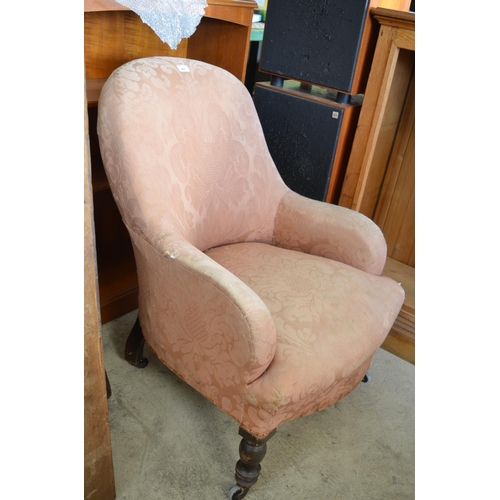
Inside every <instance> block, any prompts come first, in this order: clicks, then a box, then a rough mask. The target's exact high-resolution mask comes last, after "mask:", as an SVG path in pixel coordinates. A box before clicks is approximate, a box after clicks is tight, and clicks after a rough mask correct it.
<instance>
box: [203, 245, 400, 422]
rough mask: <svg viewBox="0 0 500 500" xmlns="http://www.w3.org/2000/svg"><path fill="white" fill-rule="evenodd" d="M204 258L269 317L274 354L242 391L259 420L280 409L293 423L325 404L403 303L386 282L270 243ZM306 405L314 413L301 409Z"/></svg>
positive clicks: (217, 251)
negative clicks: (253, 298)
mask: <svg viewBox="0 0 500 500" xmlns="http://www.w3.org/2000/svg"><path fill="white" fill-rule="evenodd" d="M206 254H207V255H208V256H210V257H211V258H212V259H213V260H215V261H216V262H218V263H219V264H221V265H222V266H223V267H225V268H226V269H228V270H229V271H231V272H232V273H233V274H235V275H236V276H237V277H238V278H239V279H241V280H242V281H243V282H244V283H245V284H246V285H248V286H249V287H250V288H251V289H252V290H253V291H254V292H255V293H256V294H257V295H258V296H259V297H260V298H261V299H262V300H263V301H264V303H265V304H266V306H267V307H268V308H269V311H270V312H271V314H272V317H273V319H274V322H275V325H276V332H277V342H276V354H275V357H274V359H273V361H272V362H271V365H270V366H269V367H268V369H267V370H266V372H265V373H264V374H263V375H262V376H261V377H260V378H259V379H257V380H256V381H255V382H253V383H252V384H250V386H249V391H248V394H247V399H248V401H249V402H250V403H251V404H252V405H253V406H255V407H256V408H258V410H257V411H258V412H259V413H260V418H261V419H262V418H264V419H266V416H265V415H264V413H265V412H267V413H268V414H269V415H268V418H271V417H272V416H273V415H276V413H278V412H279V411H280V409H284V408H285V407H286V406H289V407H290V406H293V407H294V408H295V410H294V411H297V412H299V413H300V415H292V418H295V417H298V416H303V415H304V414H309V413H312V412H313V411H317V409H318V406H321V407H326V406H328V405H330V404H333V402H335V401H334V400H333V401H332V397H333V395H332V394H331V392H332V391H331V390H330V389H331V388H333V387H334V386H335V385H336V384H337V383H338V382H340V381H342V380H346V379H348V378H349V377H350V376H351V375H352V374H354V373H356V372H357V371H358V370H359V369H360V367H361V366H363V365H365V364H366V362H367V361H368V362H369V360H370V359H371V357H372V356H373V354H374V353H375V351H376V350H377V348H378V347H380V345H381V344H382V342H383V341H384V339H385V337H386V336H387V334H388V332H389V330H390V329H391V326H392V325H393V323H394V321H395V319H396V317H397V315H398V312H399V310H400V308H401V305H402V303H403V300H404V291H403V289H402V288H401V286H400V285H398V284H397V283H396V282H395V281H393V280H391V279H389V278H386V277H382V276H375V275H372V274H369V273H366V272H364V271H361V270H359V269H356V268H353V267H350V266H348V265H345V264H343V263H340V262H336V261H333V260H330V259H326V258H323V257H319V256H314V255H309V254H305V253H301V252H297V251H293V250H286V249H283V248H279V247H276V246H273V245H268V244H264V243H238V244H233V245H226V246H221V247H217V248H213V249H210V250H208V251H207V252H206ZM368 364H369V363H368ZM365 369H366V367H365ZM357 375H358V376H359V375H360V376H361V377H362V376H363V375H364V373H361V374H357ZM357 383H359V380H356V385H357ZM351 390H352V388H351ZM348 392H350V391H348ZM320 393H323V394H324V398H323V400H320V401H318V395H319V394H320ZM343 395H345V394H343ZM336 399H337V400H338V399H339V398H336ZM307 401H314V404H315V407H314V409H313V408H310V409H309V410H305V409H304V405H306V404H307ZM290 419H291V418H289V416H288V417H287V418H285V420H290ZM280 420H281V419H280Z"/></svg>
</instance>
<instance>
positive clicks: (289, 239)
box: [273, 191, 387, 275]
mask: <svg viewBox="0 0 500 500" xmlns="http://www.w3.org/2000/svg"><path fill="white" fill-rule="evenodd" d="M273 244H274V245H277V246H280V247H283V248H288V249H291V250H298V251H301V252H305V253H310V254H313V255H320V256H322V257H326V258H328V259H332V260H336V261H339V262H343V263H345V264H348V265H350V266H353V267H356V268H358V269H361V270H363V271H366V272H368V273H371V274H376V275H380V274H381V272H382V270H383V268H384V265H385V261H386V258H387V244H386V242H385V238H384V235H383V234H382V231H381V230H380V228H379V227H378V226H377V225H376V224H375V223H374V222H373V221H372V220H370V219H369V218H368V217H366V216H364V215H362V214H360V213H358V212H355V211H354V210H350V209H348V208H344V207H339V206H337V205H331V204H329V203H323V202H320V201H316V200H311V199H309V198H306V197H304V196H301V195H299V194H297V193H295V192H293V191H290V192H288V193H286V194H285V195H284V196H283V198H282V200H281V202H280V204H279V206H278V210H277V213H276V217H275V222H274V233H273Z"/></svg>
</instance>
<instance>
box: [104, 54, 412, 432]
mask: <svg viewBox="0 0 500 500" xmlns="http://www.w3.org/2000/svg"><path fill="white" fill-rule="evenodd" d="M98 134H99V141H100V147H101V154H102V156H103V160H104V165H105V169H106V173H107V176H108V179H109V182H110V185H111V189H112V191H113V195H114V197H115V200H116V202H117V205H118V207H119V209H120V212H121V214H122V217H123V220H124V222H125V224H126V226H127V228H128V230H129V233H130V236H131V239H132V244H133V247H134V252H135V257H136V263H137V271H138V277H139V315H140V321H141V325H142V328H143V332H144V335H145V337H146V340H147V342H148V344H149V345H150V347H151V348H152V349H153V350H154V352H155V353H156V354H157V355H158V357H159V358H160V359H161V360H162V361H163V362H164V363H165V364H166V365H167V366H168V367H169V368H171V369H172V370H173V371H174V372H176V373H177V374H178V375H179V376H180V377H182V378H183V379H184V380H186V382H187V383H189V384H190V385H192V386H193V387H194V388H196V389H197V390H198V391H200V392H201V393H202V394H204V395H205V396H206V397H207V398H209V399H210V400H211V401H213V402H214V403H215V404H216V405H218V406H219V407H220V408H222V409H223V410H224V411H226V412H227V413H228V414H229V415H231V416H232V417H233V418H234V419H235V420H237V421H238V422H239V424H240V425H241V426H243V427H244V428H245V429H247V430H248V431H249V432H251V433H253V434H255V435H257V436H264V435H266V434H267V433H269V432H270V431H271V430H272V429H273V428H275V427H277V426H278V425H280V424H281V423H283V422H286V421H287V420H290V419H293V418H298V417H300V416H304V415H308V414H310V413H313V412H314V411H318V410H319V409H322V408H324V407H326V406H328V405H330V404H333V403H334V402H335V401H337V400H338V399H340V398H341V397H344V396H345V395H346V394H348V393H349V392H350V391H351V390H352V389H353V388H354V387H355V386H356V385H357V384H358V383H359V381H360V380H361V378H362V377H363V376H364V374H365V372H366V370H367V368H368V366H369V364H370V360H371V357H372V355H373V353H374V352H375V350H376V349H377V348H378V346H379V345H380V344H381V343H382V341H383V339H384V337H385V336H386V335H387V332H388V331H389V329H390V327H391V325H392V323H393V322H394V319H395V317H396V316H397V313H398V311H399V308H400V307H401V304H402V300H403V297H404V293H403V291H402V289H401V288H400V287H399V286H398V285H397V284H396V283H394V282H392V281H391V280H388V279H387V278H382V277H380V276H377V275H378V274H380V272H381V270H382V267H383V265H384V262H385V257H386V247H385V241H384V238H383V236H382V234H381V232H380V230H379V229H378V228H377V226H376V225H375V224H374V223H373V222H372V221H370V220H369V219H367V218H366V217H363V216H361V215H360V214H357V213H355V212H352V211H350V210H346V209H342V208H340V207H335V206H333V205H327V204H324V203H320V202H316V201H313V200H308V199H307V198H304V197H302V196H300V195H298V194H296V193H293V192H292V191H290V190H289V189H288V188H287V187H286V186H285V184H284V183H283V181H282V179H281V177H280V176H279V174H278V172H277V170H276V167H275V165H274V163H273V161H272V159H271V156H270V154H269V151H268V149H267V146H266V144H265V139H264V135H263V132H262V128H261V126H260V123H259V120H258V117H257V113H256V111H255V107H254V106H253V102H252V98H251V96H250V94H249V93H248V92H247V90H246V89H245V87H244V86H243V85H242V84H241V82H239V81H238V80H237V79H236V78H235V77H233V76H232V75H230V74H229V73H228V72H226V71H224V70H222V69H220V68H216V67H214V66H211V65H209V64H205V63H201V62H198V61H191V60H187V59H178V58H169V57H151V58H146V59H140V60H136V61H131V62H129V63H127V64H125V65H124V66H122V67H121V68H118V69H117V70H116V71H115V72H114V73H113V75H112V76H111V77H110V78H109V80H108V82H107V83H106V85H105V86H104V88H103V90H102V92H101V97H100V101H99V117H98Z"/></svg>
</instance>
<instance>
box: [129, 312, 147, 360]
mask: <svg viewBox="0 0 500 500" xmlns="http://www.w3.org/2000/svg"><path fill="white" fill-rule="evenodd" d="M143 350H144V337H143V335H142V328H141V324H140V322H139V318H137V320H136V322H135V324H134V326H133V328H132V330H131V332H130V334H129V336H128V339H127V344H126V345H125V359H126V360H127V361H128V362H129V363H130V364H131V365H133V366H137V368H145V367H146V366H147V365H148V359H147V358H145V357H144V356H143V355H142V353H143Z"/></svg>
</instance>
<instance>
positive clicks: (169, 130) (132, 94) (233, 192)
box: [98, 57, 288, 250]
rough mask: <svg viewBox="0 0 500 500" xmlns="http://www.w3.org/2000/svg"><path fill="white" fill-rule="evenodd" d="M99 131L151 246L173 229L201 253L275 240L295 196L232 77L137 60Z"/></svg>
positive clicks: (124, 202) (113, 179)
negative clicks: (278, 217) (283, 206)
mask: <svg viewBox="0 0 500 500" xmlns="http://www.w3.org/2000/svg"><path fill="white" fill-rule="evenodd" d="M178 66H181V67H182V66H185V67H187V68H189V72H181V71H180V70H179V69H178ZM98 133H99V141H100V146H101V154H102V157H103V161H104V163H105V168H106V173H107V176H108V179H109V181H110V183H111V187H112V189H113V193H114V196H115V198H116V200H117V203H118V206H119V207H120V208H121V213H122V217H123V219H124V221H125V223H126V224H127V226H129V227H130V229H132V230H133V231H136V232H140V233H144V234H145V237H146V238H147V239H148V240H149V241H152V239H154V238H156V237H157V235H162V234H163V233H164V232H165V231H169V230H174V231H175V232H176V233H178V234H179V235H181V236H182V237H183V238H185V239H186V240H187V241H188V242H189V243H191V244H192V245H194V246H195V247H197V248H199V249H200V250H206V249H207V248H210V247H213V246H217V245H221V244H226V243H229V242H237V241H265V242H270V241H271V239H272V233H273V226H274V216H275V213H276V209H277V206H278V204H279V202H280V199H281V197H282V196H283V194H284V193H285V192H286V191H288V189H287V187H286V186H285V184H284V183H283V181H282V180H281V177H280V176H279V174H278V172H277V170H276V167H275V166H274V163H273V161H272V159H271V156H270V154H269V151H268V149H267V146H266V143H265V139H264V136H263V133H262V128H261V126H260V122H259V120H258V117H257V113H256V111H255V107H254V105H253V101H252V98H251V96H250V94H249V93H248V91H246V88H245V87H242V85H241V82H240V81H239V80H238V79H236V78H235V77H234V76H233V75H231V74H230V73H228V72H226V71H224V70H222V69H220V68H216V67H214V66H211V65H209V64H205V63H202V62H197V61H190V60H186V59H178V58H168V57H151V58H145V59H139V60H136V61H131V62H130V63H127V64H125V65H123V66H122V67H120V68H118V69H117V70H116V71H115V72H114V73H113V75H112V76H111V77H110V79H108V81H107V83H106V84H105V86H104V88H103V89H102V92H101V96H100V103H99V122H98Z"/></svg>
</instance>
